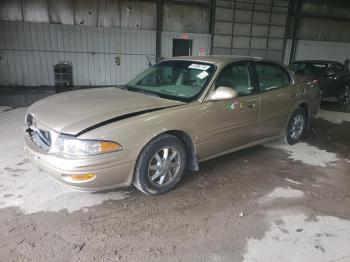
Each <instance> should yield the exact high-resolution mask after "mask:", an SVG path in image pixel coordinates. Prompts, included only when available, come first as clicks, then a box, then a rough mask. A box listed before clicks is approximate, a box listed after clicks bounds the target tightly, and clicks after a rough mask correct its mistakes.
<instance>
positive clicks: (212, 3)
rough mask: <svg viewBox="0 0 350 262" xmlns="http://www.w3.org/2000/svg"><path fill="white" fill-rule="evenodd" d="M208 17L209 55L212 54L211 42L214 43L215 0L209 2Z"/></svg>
mask: <svg viewBox="0 0 350 262" xmlns="http://www.w3.org/2000/svg"><path fill="white" fill-rule="evenodd" d="M209 8H210V9H209V11H210V17H209V34H210V51H209V54H210V55H211V54H213V42H214V27H215V10H216V0H210V7H209Z"/></svg>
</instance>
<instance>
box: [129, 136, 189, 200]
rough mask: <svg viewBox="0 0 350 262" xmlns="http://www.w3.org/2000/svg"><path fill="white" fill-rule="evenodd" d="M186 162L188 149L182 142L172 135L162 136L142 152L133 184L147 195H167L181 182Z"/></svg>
mask: <svg viewBox="0 0 350 262" xmlns="http://www.w3.org/2000/svg"><path fill="white" fill-rule="evenodd" d="M186 161H187V155H186V149H185V146H184V144H183V143H182V142H181V140H180V139H179V138H177V137H175V136H172V135H161V136H159V137H157V138H155V139H154V140H152V141H151V142H150V143H148V144H147V145H146V146H145V148H144V149H143V150H142V152H141V154H140V156H139V158H138V160H137V164H136V169H135V175H134V181H133V184H134V186H135V187H136V188H137V189H139V190H140V191H141V192H143V193H145V194H147V195H159V194H163V193H166V192H168V191H169V190H171V189H173V188H174V187H175V186H176V184H177V183H178V182H179V181H180V179H181V177H182V176H183V174H184V172H185V170H186Z"/></svg>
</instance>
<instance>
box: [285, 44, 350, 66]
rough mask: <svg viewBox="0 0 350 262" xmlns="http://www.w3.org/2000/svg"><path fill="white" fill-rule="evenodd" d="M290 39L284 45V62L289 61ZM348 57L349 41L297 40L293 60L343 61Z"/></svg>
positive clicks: (349, 54)
mask: <svg viewBox="0 0 350 262" xmlns="http://www.w3.org/2000/svg"><path fill="white" fill-rule="evenodd" d="M291 45H292V40H291V39H289V40H288V41H287V45H286V52H285V57H284V63H285V64H288V63H289V56H290V51H291ZM346 58H350V43H340V42H324V41H309V40H298V42H297V48H296V54H295V60H296V61H297V60H308V59H311V60H312V59H316V60H318V59H325V60H332V61H338V62H341V63H342V62H344V60H345V59H346Z"/></svg>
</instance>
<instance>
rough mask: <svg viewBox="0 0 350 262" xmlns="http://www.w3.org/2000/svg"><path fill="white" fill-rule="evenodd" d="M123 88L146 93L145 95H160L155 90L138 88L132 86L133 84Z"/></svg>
mask: <svg viewBox="0 0 350 262" xmlns="http://www.w3.org/2000/svg"><path fill="white" fill-rule="evenodd" d="M123 89H125V90H128V91H131V92H137V93H141V94H144V95H149V96H155V97H160V96H159V95H157V94H155V93H153V92H149V91H146V90H144V89H140V88H136V87H132V86H128V85H126V86H124V88H123Z"/></svg>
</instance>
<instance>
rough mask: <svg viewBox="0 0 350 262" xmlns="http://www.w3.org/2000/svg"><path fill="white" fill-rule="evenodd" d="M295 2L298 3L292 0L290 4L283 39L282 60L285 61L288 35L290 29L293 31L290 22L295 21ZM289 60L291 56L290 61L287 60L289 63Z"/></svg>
mask: <svg viewBox="0 0 350 262" xmlns="http://www.w3.org/2000/svg"><path fill="white" fill-rule="evenodd" d="M295 3H296V0H292V1H291V3H289V6H288V15H287V21H286V27H285V31H284V39H283V52H282V62H284V61H285V56H286V51H287V40H288V37H289V36H290V31H291V26H290V25H289V24H290V23H291V22H292V21H293V20H292V15H293V12H294V8H295ZM289 55H290V54H289ZM289 60H290V57H289V58H288V61H286V62H287V63H289V62H290V61H289Z"/></svg>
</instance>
